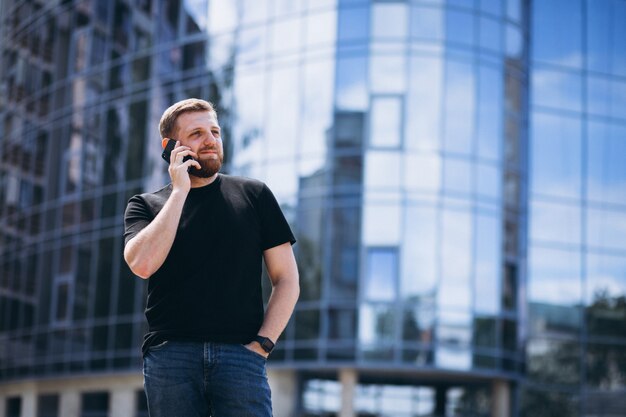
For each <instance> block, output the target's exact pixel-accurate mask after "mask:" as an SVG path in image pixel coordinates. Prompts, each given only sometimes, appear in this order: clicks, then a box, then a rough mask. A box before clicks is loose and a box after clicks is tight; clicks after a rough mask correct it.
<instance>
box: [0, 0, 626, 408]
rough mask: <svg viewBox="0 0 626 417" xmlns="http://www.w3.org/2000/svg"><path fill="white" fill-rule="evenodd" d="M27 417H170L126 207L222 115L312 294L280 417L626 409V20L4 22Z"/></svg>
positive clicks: (303, 307)
mask: <svg viewBox="0 0 626 417" xmlns="http://www.w3.org/2000/svg"><path fill="white" fill-rule="evenodd" d="M0 19H1V23H0V31H1V33H0V53H1V54H2V55H1V56H2V60H1V65H0V127H1V132H2V134H1V136H0V417H17V416H20V417H35V416H37V417H44V416H46V417H52V416H63V417H79V416H103V417H104V416H116V417H117V416H129V417H130V416H145V415H147V412H146V407H145V399H144V397H143V393H142V380H141V373H140V367H141V357H140V355H141V353H140V349H139V346H140V343H141V340H142V334H143V332H144V326H145V324H144V317H143V306H144V299H145V282H144V281H142V280H140V279H137V278H136V277H134V276H133V275H132V274H131V273H130V271H129V270H128V268H127V267H126V265H125V264H124V262H123V259H122V256H121V254H122V245H123V244H122V228H123V225H122V213H123V210H124V207H125V204H126V201H127V199H128V198H129V197H130V196H131V195H133V194H136V193H138V192H141V191H144V190H152V189H156V188H157V187H159V186H160V185H162V184H164V183H165V182H166V181H167V173H166V169H165V165H164V163H163V162H162V161H161V159H160V141H159V137H158V130H157V124H158V119H159V117H160V115H161V113H162V111H163V110H164V109H165V108H166V107H168V106H169V104H171V103H172V102H174V101H176V100H178V99H182V98H185V97H190V96H194V97H201V98H206V99H210V100H212V101H214V102H215V103H216V104H217V106H218V114H219V115H220V122H221V124H222V128H223V131H224V136H225V142H224V146H225V154H226V158H227V159H226V161H225V162H226V164H225V169H226V170H227V172H229V173H233V174H240V175H247V176H252V177H255V178H259V179H262V180H264V181H265V182H267V183H268V184H269V186H270V187H271V188H272V190H273V191H274V193H275V194H276V196H277V198H278V200H279V201H280V203H281V205H282V207H283V210H284V211H285V213H286V215H287V217H288V220H289V221H290V222H291V224H292V226H293V228H294V231H295V232H296V235H297V238H298V244H297V245H296V246H295V249H296V251H297V257H298V262H299V267H300V275H301V288H302V294H301V299H300V302H299V303H298V306H297V309H296V311H295V313H294V317H293V319H292V321H291V322H290V324H289V326H288V328H287V329H286V331H285V333H284V335H283V336H282V338H281V340H280V341H279V343H278V344H277V350H276V352H275V353H274V354H273V355H272V359H271V362H270V364H271V367H270V374H271V375H270V378H271V381H272V385H273V394H274V399H275V400H274V401H275V412H276V415H277V417H283V416H285V417H287V416H298V417H304V416H307V417H308V416H324V417H326V416H335V415H337V416H342V417H348V416H394V417H396V416H397V417H409V416H446V417H451V416H481V417H482V416H498V417H499V416H512V417H530V416H532V417H536V416H555V415H558V416H565V417H569V416H572V417H578V416H589V417H591V416H604V417H616V416H620V415H623V410H624V409H626V403H625V400H624V398H626V397H625V395H624V394H626V354H625V353H624V352H626V244H625V243H624V242H626V240H625V239H623V238H622V237H623V236H624V234H625V233H624V232H626V164H624V158H625V156H624V155H626V142H624V137H626V1H625V0H594V1H592V0H568V1H565V0H546V1H538V0H537V1H530V0H526V1H524V0H507V1H504V0H447V1H444V0H402V1H401V0H384V1H383V0H380V1H377V0H317V1H313V0H290V1H286V0H255V1H252V0H229V1H227V0H220V1H219V2H218V1H212V0H133V1H131V0H115V1H105V0H81V1H78V0H76V1H61V0H55V1H45V2H44V1H42V0H23V1H16V0H2V1H0Z"/></svg>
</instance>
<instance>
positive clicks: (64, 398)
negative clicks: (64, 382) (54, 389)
mask: <svg viewBox="0 0 626 417" xmlns="http://www.w3.org/2000/svg"><path fill="white" fill-rule="evenodd" d="M59 402H60V404H59V415H60V416H63V417H80V393H79V392H78V391H63V392H62V393H61V398H60V399H59Z"/></svg>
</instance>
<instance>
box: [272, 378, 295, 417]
mask: <svg viewBox="0 0 626 417" xmlns="http://www.w3.org/2000/svg"><path fill="white" fill-rule="evenodd" d="M267 377H268V379H269V383H270V388H271V390H272V411H273V414H274V416H275V417H291V416H295V415H296V407H297V404H298V396H299V395H300V392H299V387H298V376H297V373H296V371H294V370H291V369H271V370H268V371H267Z"/></svg>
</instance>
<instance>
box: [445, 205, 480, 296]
mask: <svg viewBox="0 0 626 417" xmlns="http://www.w3.org/2000/svg"><path fill="white" fill-rule="evenodd" d="M472 240H473V239H472V214H471V213H466V212H462V211H452V210H444V211H443V218H442V238H441V277H442V280H444V281H446V282H448V283H456V284H461V283H464V284H465V283H468V282H469V279H470V276H471V269H472V268H471V266H472V252H473V251H472Z"/></svg>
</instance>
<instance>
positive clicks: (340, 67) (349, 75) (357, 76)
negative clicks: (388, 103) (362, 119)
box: [335, 57, 368, 111]
mask: <svg viewBox="0 0 626 417" xmlns="http://www.w3.org/2000/svg"><path fill="white" fill-rule="evenodd" d="M367 67H368V59H367V58H366V57H356V58H347V57H340V58H339V59H338V60H337V75H336V87H335V89H336V94H337V96H336V98H335V100H336V106H337V108H338V109H340V110H353V111H358V110H361V111H365V110H366V109H367V107H368V92H367Z"/></svg>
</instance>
